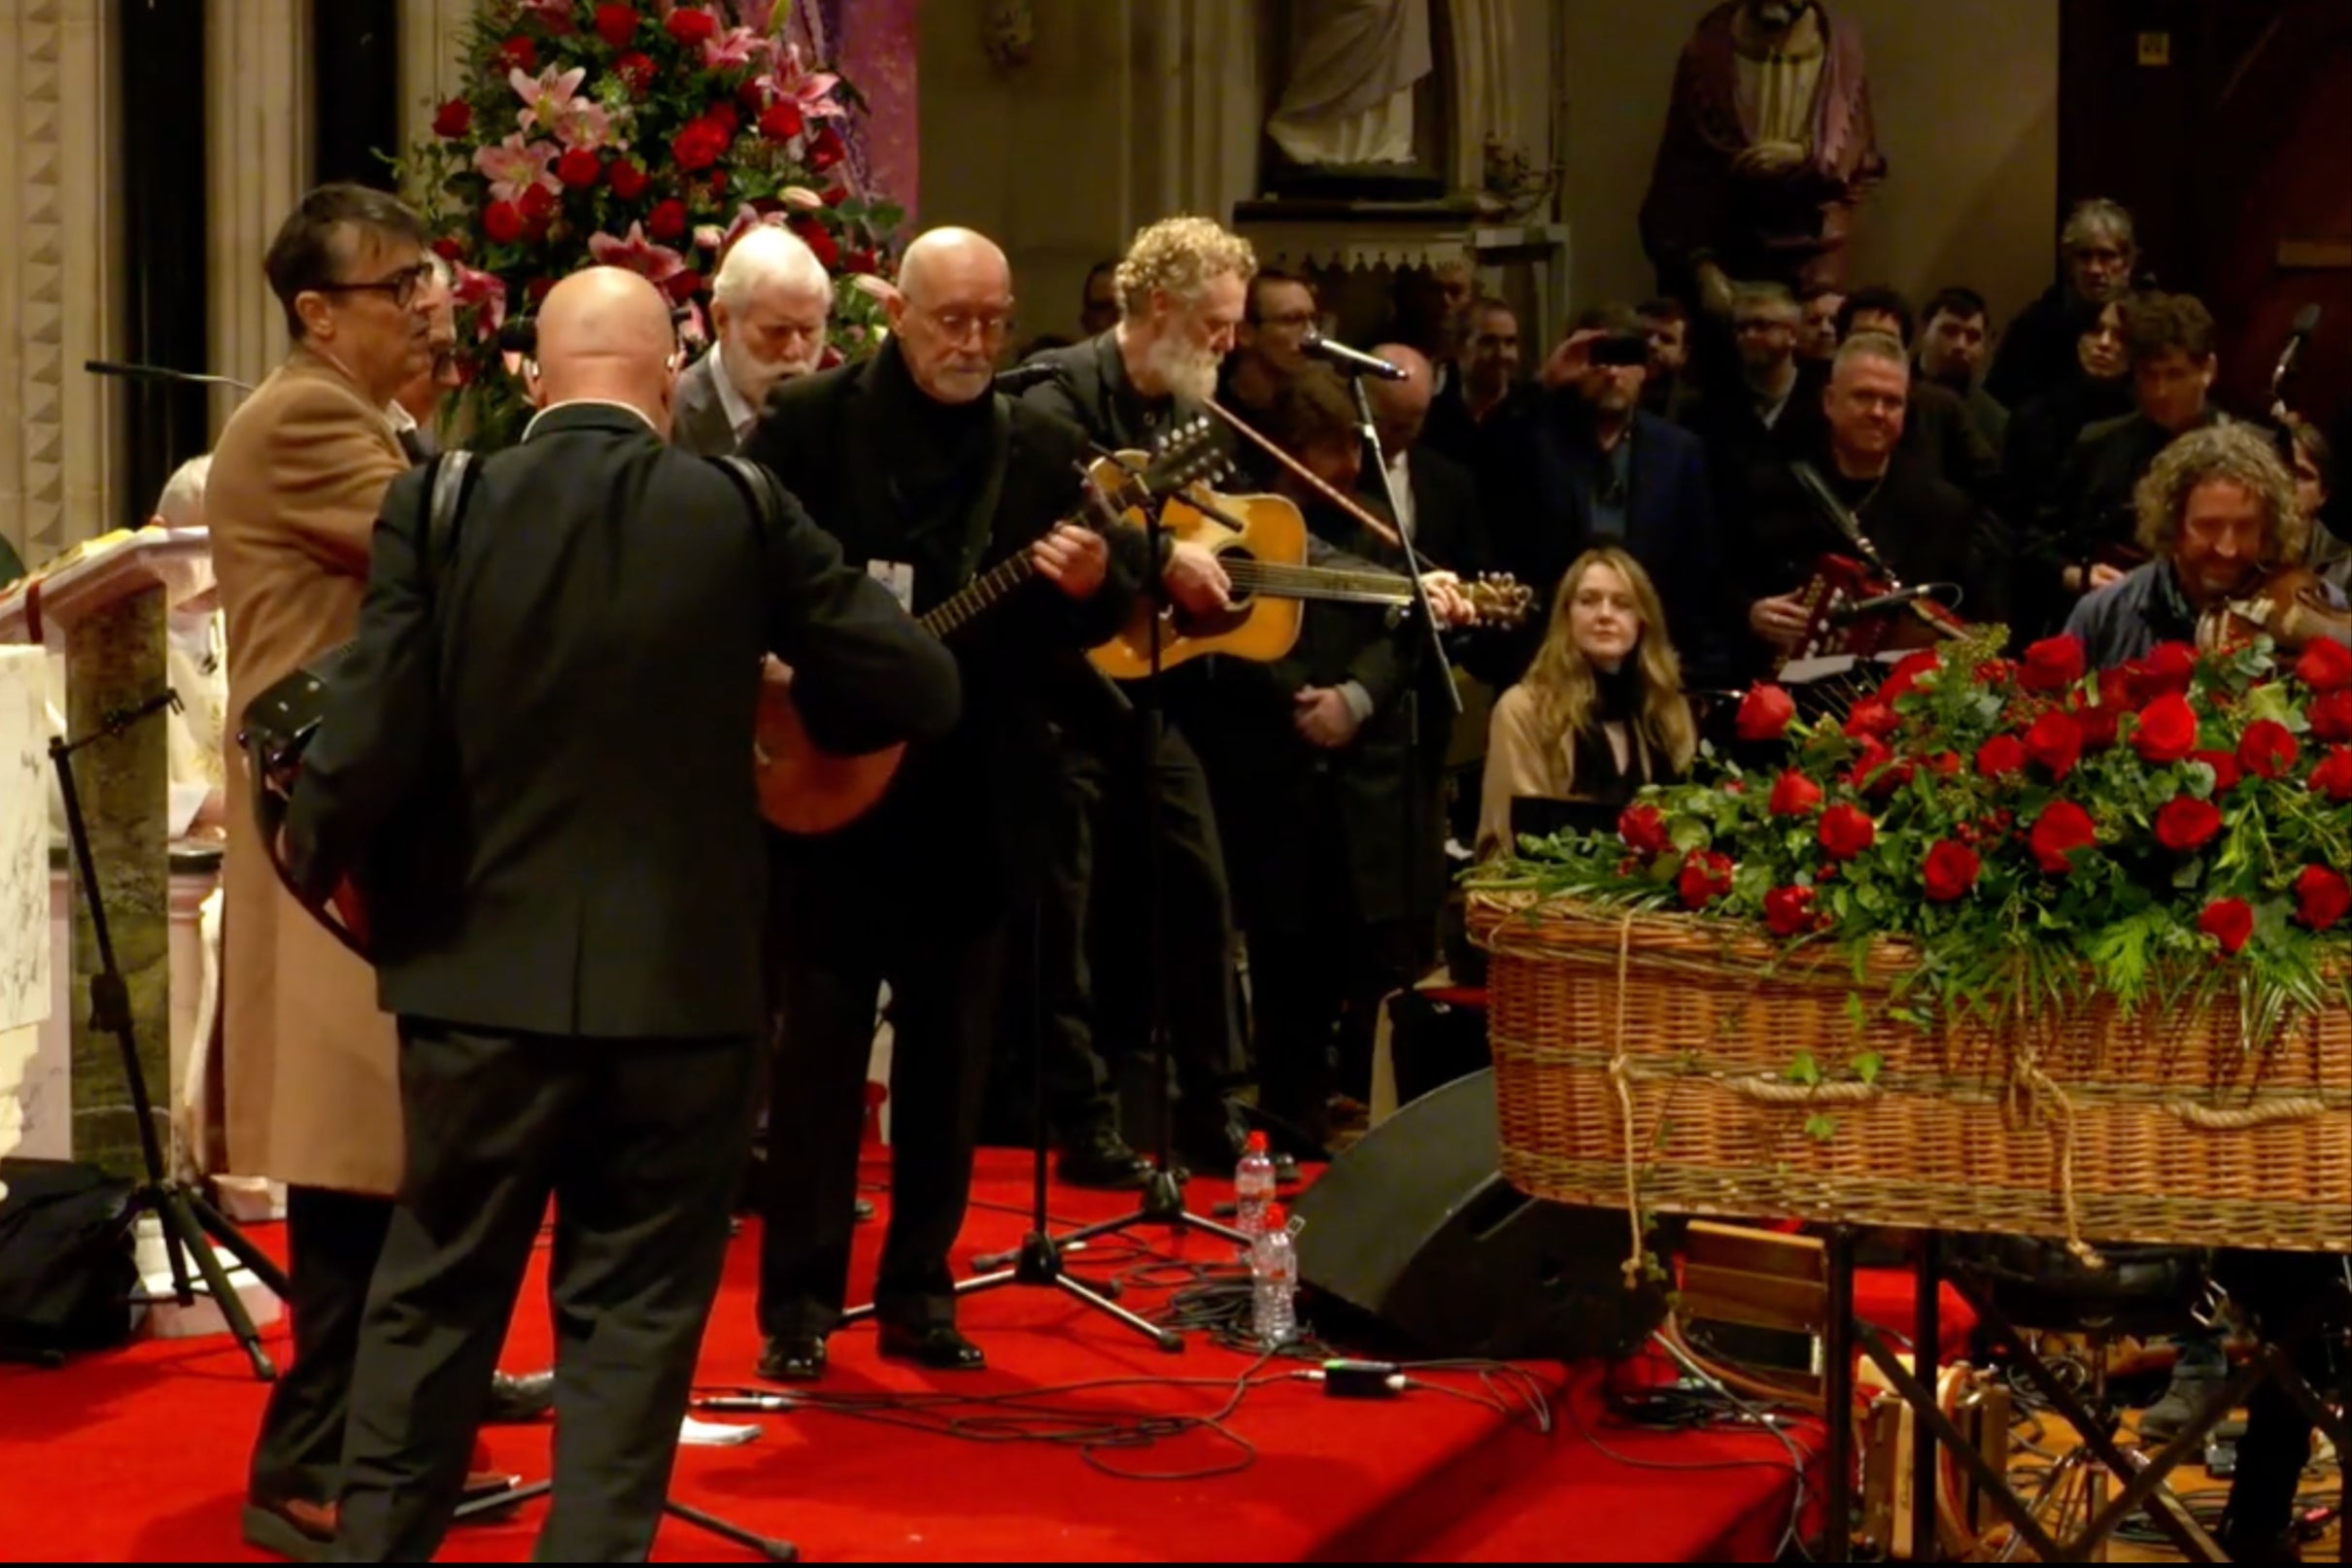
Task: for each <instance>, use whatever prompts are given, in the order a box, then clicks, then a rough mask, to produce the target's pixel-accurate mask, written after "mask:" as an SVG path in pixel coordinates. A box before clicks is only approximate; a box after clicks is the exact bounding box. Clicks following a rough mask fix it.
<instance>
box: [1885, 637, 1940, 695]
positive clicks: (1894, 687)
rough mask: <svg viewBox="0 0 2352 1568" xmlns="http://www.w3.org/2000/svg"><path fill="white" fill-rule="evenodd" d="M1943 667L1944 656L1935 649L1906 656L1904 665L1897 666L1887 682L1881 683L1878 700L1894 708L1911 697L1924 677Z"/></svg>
mask: <svg viewBox="0 0 2352 1568" xmlns="http://www.w3.org/2000/svg"><path fill="white" fill-rule="evenodd" d="M1941 667H1943V656H1942V655H1941V654H1939V653H1937V652H1936V651H1935V650H1934V649H1933V648H1922V649H1921V650H1920V651H1919V652H1918V653H1915V654H1906V655H1904V657H1903V660H1902V663H1900V664H1898V665H1895V666H1894V668H1893V670H1892V672H1891V673H1890V674H1889V675H1888V676H1887V678H1886V680H1885V681H1883V682H1882V683H1880V686H1879V689H1878V692H1877V697H1878V699H1879V700H1880V701H1881V702H1885V703H1888V704H1889V705H1891V706H1892V704H1893V703H1894V702H1895V701H1896V700H1897V699H1900V698H1904V697H1907V696H1909V695H1910V693H1911V689H1912V687H1914V686H1916V685H1918V684H1919V678H1920V677H1921V676H1922V675H1926V674H1929V673H1932V672H1933V671H1935V670H1937V669H1940V668H1941Z"/></svg>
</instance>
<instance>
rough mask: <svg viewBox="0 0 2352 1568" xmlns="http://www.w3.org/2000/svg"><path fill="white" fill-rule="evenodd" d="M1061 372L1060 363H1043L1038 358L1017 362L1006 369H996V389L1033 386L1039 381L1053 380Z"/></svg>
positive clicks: (1020, 388) (1001, 390)
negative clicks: (1021, 362)
mask: <svg viewBox="0 0 2352 1568" xmlns="http://www.w3.org/2000/svg"><path fill="white" fill-rule="evenodd" d="M1061 374H1062V367H1061V366H1060V365H1056V364H1045V363H1042V362H1040V361H1039V360H1036V359H1032V360H1030V361H1029V362H1028V363H1026V364H1017V365H1014V366H1012V367H1011V368H1010V369H1008V370H1000V371H998V372H997V391H999V392H1020V391H1023V390H1024V389H1026V388H1030V387H1034V386H1036V385H1037V384H1038V383H1040V382H1041V381H1053V380H1055V379H1057V378H1058V377H1060V375H1061Z"/></svg>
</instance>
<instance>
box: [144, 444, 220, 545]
mask: <svg viewBox="0 0 2352 1568" xmlns="http://www.w3.org/2000/svg"><path fill="white" fill-rule="evenodd" d="M212 471H213V455H212V454H211V453H209V452H207V453H206V454H204V456H202V457H200V458H190V459H188V460H187V461H186V462H184V463H182V464H180V466H179V467H177V468H175V469H173V470H172V476H171V477H170V478H169V479H167V480H165V481H164V482H163V494H160V495H158V496H156V497H155V515H156V516H157V517H159V518H161V519H162V520H163V526H164V527H165V528H188V527H191V526H193V524H194V523H195V521H196V519H197V518H199V517H201V516H202V515H203V513H204V482H205V480H206V479H207V478H209V477H210V476H211V474H212Z"/></svg>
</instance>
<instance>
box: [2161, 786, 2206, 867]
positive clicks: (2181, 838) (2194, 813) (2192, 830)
mask: <svg viewBox="0 0 2352 1568" xmlns="http://www.w3.org/2000/svg"><path fill="white" fill-rule="evenodd" d="M2221 825H2222V816H2221V807H2219V806H2217V805H2215V804H2214V803H2213V802H2212V801H2200V800H2199V799H2198V798H2197V797H2196V796H2194V795H2176V796H2174V797H2173V798H2172V799H2171V800H2169V801H2165V803H2164V804H2163V805H2161V806H2159V807H2158V808H2157V812H2156V841H2157V842H2158V843H2160V844H2162V845H2164V846H2165V848H2166V849H2169V850H2171V851H2173V852H2174V853H2176V854H2184V855H2185V854H2187V853H2188V852H2189V851H2191V850H2193V849H2201V848H2203V847H2204V846H2205V845H2206V844H2208V843H2210V842H2212V840H2213V835H2215V834H2217V833H2219V832H2221Z"/></svg>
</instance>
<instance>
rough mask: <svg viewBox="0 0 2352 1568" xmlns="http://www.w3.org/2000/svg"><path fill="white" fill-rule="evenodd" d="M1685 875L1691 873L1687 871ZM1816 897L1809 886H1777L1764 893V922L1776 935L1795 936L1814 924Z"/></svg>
mask: <svg viewBox="0 0 2352 1568" xmlns="http://www.w3.org/2000/svg"><path fill="white" fill-rule="evenodd" d="M1684 874H1685V875H1688V874H1689V873H1688V872H1687V871H1686V872H1685V873H1684ZM1815 897H1816V895H1815V893H1814V891H1813V889H1811V888H1809V887H1776V888H1774V889H1773V890H1772V891H1771V892H1769V893H1767V894H1765V895H1764V924H1765V925H1767V926H1770V927H1771V928H1772V935H1774V936H1775V937H1793V936H1795V935H1797V933H1799V932H1801V931H1803V930H1804V929H1805V928H1806V927H1807V926H1810V925H1812V924H1813V901H1814V898H1815Z"/></svg>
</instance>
